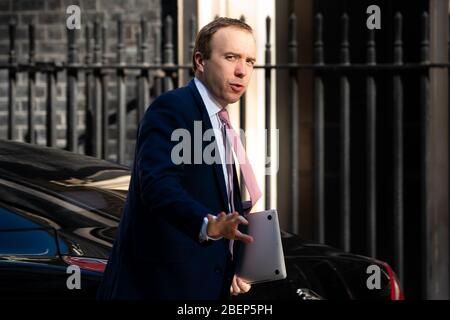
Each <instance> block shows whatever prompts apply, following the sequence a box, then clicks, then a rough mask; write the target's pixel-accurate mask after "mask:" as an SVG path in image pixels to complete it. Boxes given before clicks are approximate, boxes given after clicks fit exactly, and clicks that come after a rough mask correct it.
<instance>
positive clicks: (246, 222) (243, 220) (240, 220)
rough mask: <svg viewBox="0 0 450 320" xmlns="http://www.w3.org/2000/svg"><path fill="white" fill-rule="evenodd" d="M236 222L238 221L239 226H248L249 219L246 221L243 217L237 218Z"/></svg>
mask: <svg viewBox="0 0 450 320" xmlns="http://www.w3.org/2000/svg"><path fill="white" fill-rule="evenodd" d="M235 220H236V222H237V224H240V223H242V224H245V225H247V224H248V221H247V219H245V218H244V217H243V216H237V217H236V218H235Z"/></svg>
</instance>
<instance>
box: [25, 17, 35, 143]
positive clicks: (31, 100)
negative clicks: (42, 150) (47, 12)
mask: <svg viewBox="0 0 450 320" xmlns="http://www.w3.org/2000/svg"><path fill="white" fill-rule="evenodd" d="M28 41H29V44H30V47H29V56H28V63H29V64H30V65H32V66H34V63H35V33H34V25H33V24H31V23H30V24H29V25H28ZM35 108H36V72H35V70H33V69H30V70H29V71H28V121H27V122H28V133H27V139H26V141H27V142H28V143H33V144H34V143H36V137H35V135H34V127H35V124H34V123H35V120H34V119H35V117H34V110H35Z"/></svg>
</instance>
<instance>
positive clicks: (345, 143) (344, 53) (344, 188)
mask: <svg viewBox="0 0 450 320" xmlns="http://www.w3.org/2000/svg"><path fill="white" fill-rule="evenodd" d="M341 23H342V25H341V27H342V42H341V53H340V60H341V61H340V63H341V64H342V65H346V66H348V65H350V43H349V40H348V30H349V17H348V14H347V13H344V14H343V15H342V18H341ZM340 108H341V119H340V122H341V125H340V128H341V130H340V140H341V142H340V145H341V156H340V158H341V159H340V189H341V190H340V191H341V201H340V203H341V210H340V211H341V246H342V249H343V250H344V251H347V252H349V251H350V249H351V222H350V218H351V201H350V197H351V189H350V170H351V169H350V82H349V80H348V76H347V75H345V74H344V75H342V76H341V78H340Z"/></svg>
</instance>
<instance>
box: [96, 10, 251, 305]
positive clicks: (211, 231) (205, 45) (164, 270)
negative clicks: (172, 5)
mask: <svg viewBox="0 0 450 320" xmlns="http://www.w3.org/2000/svg"><path fill="white" fill-rule="evenodd" d="M255 55H256V44H255V38H254V36H253V31H252V29H251V27H250V26H248V25H247V24H245V23H244V22H241V21H239V20H236V19H229V18H218V19H216V20H214V21H213V22H211V23H209V24H208V25H206V26H205V27H204V28H202V30H201V31H200V32H199V34H198V36H197V39H196V45H195V49H194V56H193V68H194V71H195V79H193V80H192V81H190V82H189V83H188V85H187V86H186V87H183V88H180V89H177V90H173V91H169V92H167V93H165V94H163V95H161V96H159V97H158V98H157V99H156V100H155V101H154V102H153V103H152V104H151V105H150V107H149V108H148V110H147V112H146V113H145V115H144V118H143V119H142V121H141V123H140V126H139V131H138V139H137V143H136V153H135V159H134V164H133V168H132V177H131V181H130V187H129V192H128V198H127V201H126V205H125V209H124V213H123V216H122V220H121V222H120V227H119V229H118V233H117V237H116V241H115V243H114V246H113V250H112V253H111V256H110V259H109V262H108V265H107V268H106V270H105V274H104V279H103V282H102V285H101V287H100V289H99V292H98V296H99V298H104V299H105V298H106V299H110V298H112V299H134V298H156V299H226V298H229V297H230V294H231V295H237V294H240V293H245V292H247V291H248V290H250V284H248V283H246V282H245V281H243V280H242V279H239V278H238V277H236V276H235V274H234V272H235V266H236V261H237V260H238V259H239V253H240V248H241V245H242V243H241V242H245V243H250V242H251V241H253V239H252V238H251V237H250V236H248V235H246V234H245V225H246V224H247V221H246V220H245V218H244V217H243V216H242V214H243V212H244V209H243V205H242V200H241V198H240V194H239V186H238V182H237V179H236V176H237V174H236V169H235V167H234V166H232V168H233V169H232V170H233V172H234V175H233V176H234V179H233V182H232V184H233V186H232V187H233V189H234V190H235V192H233V193H232V194H233V197H232V198H233V200H232V201H233V203H234V212H232V210H230V201H231V200H230V199H229V197H228V194H229V192H228V191H229V190H230V187H231V186H230V185H229V184H230V182H228V181H227V179H226V177H228V174H229V172H228V170H230V167H228V170H227V166H225V164H224V162H223V161H220V160H223V159H224V154H223V153H224V152H223V150H224V148H223V138H224V137H223V136H221V135H220V120H219V117H218V112H219V111H220V110H221V109H223V108H226V107H227V105H228V104H230V103H234V102H236V101H238V100H239V98H240V97H241V96H242V94H243V93H244V91H245V90H246V88H247V85H248V83H249V80H250V76H251V74H252V71H253V65H254V63H255ZM211 129H213V130H214V129H216V130H215V131H214V133H215V134H214V135H213V136H212V137H210V138H211V139H209V140H208V139H206V140H207V141H204V140H205V139H202V137H203V134H204V133H206V132H207V131H208V130H211ZM177 133H189V135H190V137H191V139H190V140H191V142H192V143H191V144H190V146H189V148H184V149H183V150H182V152H181V153H178V154H177V152H174V150H177V146H179V141H180V139H178V140H177V139H176V137H179V136H180V135H178V134H177ZM205 136H206V135H205ZM174 137H175V138H174ZM194 139H197V141H194ZM198 139H200V140H198ZM184 142H186V141H184ZM196 143H198V144H199V145H200V146H201V148H198V147H196ZM211 144H212V146H213V147H214V148H213V149H212V150H213V151H214V152H212V153H211V156H212V157H213V158H214V159H216V160H217V159H219V161H214V162H213V163H211V162H210V161H205V159H204V156H205V154H206V156H207V155H208V153H207V152H206V150H207V147H208V146H211ZM197 146H198V145H197ZM208 150H211V149H208ZM199 153H201V154H199ZM176 156H179V157H182V159H184V160H186V159H188V160H187V161H183V162H181V163H180V161H178V160H179V159H178V160H176V159H174V158H176ZM199 159H200V161H199ZM230 240H233V241H232V242H231V246H230ZM230 247H231V249H230Z"/></svg>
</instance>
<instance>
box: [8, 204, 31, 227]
mask: <svg viewBox="0 0 450 320" xmlns="http://www.w3.org/2000/svg"><path fill="white" fill-rule="evenodd" d="M0 205H1V204H0ZM33 228H34V229H36V228H39V225H38V224H36V223H34V222H33V221H30V220H29V219H26V218H24V217H22V216H20V215H18V214H16V213H14V212H11V211H10V210H7V209H6V208H2V207H0V231H1V230H12V229H33Z"/></svg>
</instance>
